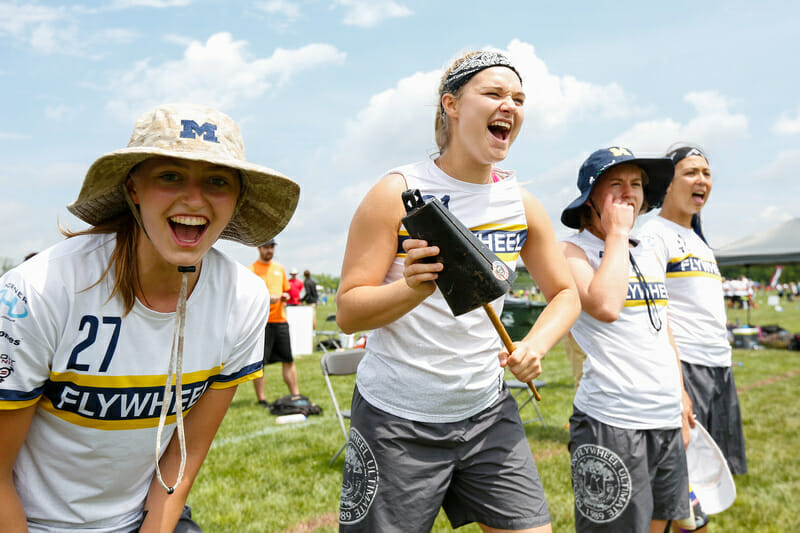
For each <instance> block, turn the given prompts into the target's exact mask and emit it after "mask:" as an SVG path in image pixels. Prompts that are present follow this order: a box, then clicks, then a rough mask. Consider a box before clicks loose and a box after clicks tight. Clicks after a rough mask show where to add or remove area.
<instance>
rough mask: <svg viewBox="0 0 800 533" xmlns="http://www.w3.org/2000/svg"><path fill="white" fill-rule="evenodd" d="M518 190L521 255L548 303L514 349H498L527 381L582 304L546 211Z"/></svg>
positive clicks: (502, 359) (503, 362) (536, 372)
mask: <svg viewBox="0 0 800 533" xmlns="http://www.w3.org/2000/svg"><path fill="white" fill-rule="evenodd" d="M521 193H522V200H523V203H524V204H525V217H526V221H527V224H528V239H527V240H526V242H525V245H524V246H523V247H522V250H521V251H520V256H521V257H522V261H523V262H524V263H525V266H526V267H527V268H528V272H530V273H531V276H532V277H533V279H534V280H535V281H536V284H537V285H538V286H539V288H540V289H541V290H542V294H543V295H544V297H545V299H546V300H547V302H548V305H547V307H546V308H545V309H544V311H543V312H542V314H541V316H540V317H539V318H538V319H537V320H536V323H535V324H534V325H533V327H532V328H531V330H530V331H529V332H528V334H527V335H525V338H524V339H522V340H521V341H520V342H518V343H516V349H515V350H514V351H513V352H512V353H511V354H510V355H508V353H507V352H505V351H503V352H501V353H500V364H501V366H506V365H507V366H508V368H509V369H510V370H511V372H512V373H513V374H514V376H516V377H517V379H519V380H520V381H530V380H531V379H533V378H535V377H536V376H538V375H539V374H541V372H542V367H541V359H542V358H543V357H544V354H546V353H547V352H548V351H550V349H551V348H552V347H553V346H554V345H555V344H556V343H557V342H558V341H559V340H560V339H561V338H562V337H563V336H564V335H565V334H566V333H567V331H569V328H570V327H571V326H572V324H573V323H574V322H575V320H576V319H577V318H578V315H579V314H580V311H581V306H580V301H579V299H578V293H577V291H576V289H575V283H574V281H573V280H572V277H571V276H570V274H569V270H568V269H567V263H566V260H565V258H564V255H563V254H562V253H561V251H560V250H559V247H558V243H557V242H556V236H555V232H554V231H553V225H552V224H551V223H550V219H549V218H548V217H547V213H546V212H545V210H544V208H543V207H542V205H541V203H539V201H538V200H537V199H536V198H534V196H533V195H532V194H531V193H530V192H528V191H526V190H524V189H521Z"/></svg>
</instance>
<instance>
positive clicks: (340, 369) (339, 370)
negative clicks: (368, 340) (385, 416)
mask: <svg viewBox="0 0 800 533" xmlns="http://www.w3.org/2000/svg"><path fill="white" fill-rule="evenodd" d="M365 353H366V350H364V349H363V348H358V349H355V350H342V351H338V350H337V351H331V352H325V353H324V354H322V357H321V358H320V360H319V366H320V367H321V368H322V375H323V376H324V377H325V384H326V385H328V392H329V393H330V395H331V401H333V410H334V411H335V412H336V418H338V419H339V425H340V426H341V428H342V434H343V435H344V444H342V447H341V448H339V451H337V452H336V454H335V455H334V456H333V457H332V458H331V460H330V462H329V463H328V465H329V466H330V465H332V464H333V462H334V461H336V458H337V457H339V454H341V453H342V452H343V451H344V449H345V448H346V447H347V443H348V441H349V439H350V436H349V434H348V432H347V428H346V427H345V424H344V419H345V418H346V419H348V420H349V419H350V409H344V410H342V409H339V403H338V402H337V401H336V394H335V393H334V391H333V385H332V384H331V380H330V376H349V375H352V374H355V373H356V368H358V363H359V362H360V361H361V358H362V357H364V354H365Z"/></svg>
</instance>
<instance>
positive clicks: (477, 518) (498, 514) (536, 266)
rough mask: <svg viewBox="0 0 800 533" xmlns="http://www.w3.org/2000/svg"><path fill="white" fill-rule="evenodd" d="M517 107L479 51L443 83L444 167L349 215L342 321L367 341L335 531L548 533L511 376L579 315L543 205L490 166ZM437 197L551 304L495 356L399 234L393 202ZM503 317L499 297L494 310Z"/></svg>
mask: <svg viewBox="0 0 800 533" xmlns="http://www.w3.org/2000/svg"><path fill="white" fill-rule="evenodd" d="M524 99H525V93H524V92H523V90H522V81H521V77H520V75H519V73H518V72H517V70H516V69H515V68H514V66H513V65H512V64H511V62H510V61H509V60H508V59H507V58H506V57H505V56H504V55H502V54H499V53H497V52H492V51H483V52H474V53H470V54H467V55H465V56H463V57H461V58H459V59H458V60H457V61H456V62H455V63H454V64H453V65H452V67H451V68H449V69H448V70H447V71H446V72H445V74H444V75H443V77H442V82H441V85H440V87H439V106H438V109H437V113H436V123H435V132H436V142H437V144H438V146H439V150H440V153H439V156H438V157H437V158H436V159H434V160H433V161H431V160H428V161H422V162H419V163H416V164H411V165H406V166H403V167H399V168H396V169H394V170H392V171H390V172H389V173H387V174H386V175H385V176H384V177H383V179H381V180H380V182H378V184H377V185H375V186H374V187H373V188H372V189H371V190H370V191H369V192H368V193H367V195H366V197H365V198H364V200H363V201H362V203H361V205H360V206H359V207H358V209H357V211H356V213H355V215H354V217H353V221H352V224H351V226H350V235H349V237H348V241H347V249H346V251H345V257H344V264H343V266H342V281H341V285H340V288H339V295H338V298H337V314H336V319H337V322H338V323H339V325H340V326H341V327H342V329H343V330H344V331H345V332H354V331H358V330H365V329H369V330H374V331H373V332H372V333H371V334H370V335H369V337H368V340H367V344H366V355H365V356H364V358H363V360H362V361H361V364H360V366H359V368H358V375H357V378H356V390H355V392H354V394H353V403H352V411H351V416H352V418H351V422H352V424H351V430H350V439H349V443H348V449H347V453H346V457H345V466H344V476H343V482H342V496H341V504H340V515H339V524H340V531H343V532H353V531H382V532H383V531H398V532H400V531H402V532H424V531H430V529H431V527H432V525H433V523H434V520H435V518H436V516H437V514H438V512H439V509H440V507H444V510H445V512H446V513H447V516H448V518H449V520H450V522H451V524H452V526H453V527H454V528H457V527H460V526H461V525H464V524H467V523H470V522H477V523H479V524H480V526H481V528H482V529H483V530H484V531H506V530H518V531H537V532H538V531H550V516H549V512H548V508H547V503H546V501H545V497H544V491H543V489H542V485H541V481H540V479H539V476H538V473H537V471H536V466H535V464H534V461H533V457H532V454H531V451H530V446H529V444H528V441H527V439H526V437H525V431H524V429H523V427H522V423H521V421H520V417H519V414H518V412H517V408H516V402H515V401H514V399H513V397H511V396H510V394H509V393H508V389H507V388H506V387H505V385H504V379H503V377H504V371H505V368H508V369H510V371H511V372H512V373H513V374H514V375H515V376H516V377H517V378H518V379H519V380H521V381H529V380H531V379H533V378H534V377H536V376H537V375H539V373H541V371H542V366H541V365H542V363H541V361H542V358H543V356H544V354H545V353H547V351H548V350H550V348H552V346H553V345H554V344H556V343H557V342H558V340H559V339H560V338H561V337H562V336H563V335H564V333H566V331H567V329H568V328H569V326H570V325H571V324H572V321H573V320H574V319H575V317H576V316H577V313H578V309H579V304H578V300H577V296H576V293H575V288H574V285H573V283H572V280H571V278H570V277H569V274H568V271H567V269H566V263H565V260H564V258H563V257H562V256H561V254H560V253H559V250H558V246H557V243H556V239H555V234H554V231H553V228H552V225H551V224H550V221H549V219H548V218H547V215H546V213H545V211H544V209H543V208H542V206H541V204H540V203H539V202H538V201H537V200H536V199H535V198H534V197H533V195H531V194H530V193H528V192H527V191H525V190H524V189H522V188H521V187H520V186H519V185H518V183H517V182H516V178H515V176H514V174H513V173H511V172H508V171H505V170H501V169H499V168H498V167H496V166H495V164H496V163H499V162H500V161H502V160H503V159H505V157H506V155H507V154H508V150H509V148H510V147H511V144H512V143H513V142H514V139H515V138H516V136H517V134H518V133H519V130H520V127H521V125H522V120H523V116H524V112H523V102H524ZM406 189H419V190H420V191H421V192H422V194H423V195H424V196H433V197H436V198H438V199H439V200H441V202H442V203H443V204H444V205H445V206H446V207H447V208H448V209H449V210H450V211H451V212H452V213H453V215H455V216H456V217H457V218H458V219H460V220H461V221H462V222H463V223H464V225H466V226H467V227H469V228H470V229H471V230H472V231H473V233H476V234H477V235H478V236H479V237H480V238H481V240H482V241H483V242H484V243H487V244H488V245H489V246H490V247H491V248H492V249H493V251H495V252H496V253H498V254H499V256H500V257H501V259H503V260H504V261H506V262H507V264H508V265H509V266H510V267H512V268H513V266H514V263H515V262H516V259H517V257H521V258H522V259H523V261H524V262H525V264H526V266H527V267H528V270H529V271H530V272H531V274H532V275H533V277H534V278H535V279H536V281H537V284H538V285H539V286H540V287H541V288H542V292H543V293H544V295H545V296H546V298H547V300H548V302H549V305H548V306H547V308H546V309H545V310H544V312H543V313H542V315H541V316H540V318H539V319H538V321H537V322H536V324H535V326H534V327H533V328H532V330H531V331H530V332H529V333H528V334H527V335H526V336H525V338H524V339H523V340H521V341H520V342H518V343H516V349H515V350H514V351H512V353H510V354H509V353H507V352H506V351H505V350H503V349H502V347H501V345H500V341H499V339H498V336H497V333H496V332H495V331H494V329H493V327H492V325H491V323H490V322H489V320H488V319H487V317H486V315H485V313H484V311H483V310H482V309H477V310H475V311H472V312H470V313H466V314H464V315H460V316H459V317H454V316H453V314H452V312H451V311H450V309H449V308H448V306H447V303H446V302H445V300H444V297H443V296H442V294H441V292H440V291H439V290H438V289H437V288H436V285H435V281H434V280H435V279H436V278H437V274H438V272H440V271H441V270H442V268H443V265H442V264H441V263H438V262H427V261H426V259H429V258H432V257H435V256H436V255H437V254H438V253H439V249H438V248H437V247H435V246H428V243H427V242H425V241H422V240H416V239H411V238H409V237H408V233H407V232H406V231H405V230H404V228H403V227H402V225H401V219H402V217H403V216H404V215H405V209H404V207H403V202H402V200H401V193H402V192H403V191H404V190H406ZM493 305H494V307H495V308H496V309H497V310H498V311H499V310H500V309H501V306H502V298H500V299H498V300H497V301H495V302H493Z"/></svg>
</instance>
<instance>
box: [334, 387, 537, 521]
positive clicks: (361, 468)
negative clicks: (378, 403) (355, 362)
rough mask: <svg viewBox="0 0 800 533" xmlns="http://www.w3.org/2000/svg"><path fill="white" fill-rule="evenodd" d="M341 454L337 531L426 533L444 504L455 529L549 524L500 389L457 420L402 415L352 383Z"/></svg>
mask: <svg viewBox="0 0 800 533" xmlns="http://www.w3.org/2000/svg"><path fill="white" fill-rule="evenodd" d="M351 413H352V419H351V427H350V443H349V445H348V447H347V453H346V456H345V466H344V475H343V479H342V496H341V502H340V507H339V531H341V532H354V531H365V532H374V531H380V532H381V533H388V532H395V531H396V532H403V533H409V532H411V533H414V532H427V531H430V530H431V528H432V527H433V523H434V521H435V519H436V516H437V515H438V513H439V508H440V507H444V510H445V512H446V513H447V517H448V518H449V520H450V523H451V525H452V527H453V528H457V527H460V526H462V525H464V524H468V523H470V522H479V523H482V524H485V525H487V526H490V527H494V528H498V529H525V528H532V527H538V526H542V525H545V524H549V523H550V513H549V511H548V509H547V502H546V501H545V497H544V490H543V488H542V483H541V481H540V479H539V474H538V472H537V470H536V464H535V463H534V461H533V455H532V454H531V449H530V446H529V444H528V440H527V438H526V437H525V430H524V429H523V427H522V423H521V421H520V418H519V413H518V412H517V405H516V402H515V400H514V398H513V397H511V395H510V394H509V393H508V389H506V388H505V387H504V388H503V390H502V391H501V393H500V398H499V399H498V400H497V401H496V402H495V403H494V404H493V405H492V406H490V407H489V408H487V409H486V410H484V411H483V412H481V413H478V414H477V415H475V416H472V417H470V418H468V419H466V420H462V421H460V422H452V423H444V424H434V423H425V422H414V421H411V420H406V419H404V418H399V417H396V416H393V415H390V414H389V413H386V412H385V411H381V410H380V409H376V408H375V407H373V406H372V405H370V404H369V403H367V402H366V400H364V399H363V398H362V397H361V395H360V394H359V392H358V388H356V390H355V392H354V393H353V404H352V408H351Z"/></svg>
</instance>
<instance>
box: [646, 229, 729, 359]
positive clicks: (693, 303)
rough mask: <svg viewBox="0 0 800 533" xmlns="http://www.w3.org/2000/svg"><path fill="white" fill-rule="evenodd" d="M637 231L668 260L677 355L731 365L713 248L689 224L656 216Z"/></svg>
mask: <svg viewBox="0 0 800 533" xmlns="http://www.w3.org/2000/svg"><path fill="white" fill-rule="evenodd" d="M639 236H640V237H641V238H642V241H643V242H647V243H648V244H651V245H652V247H653V249H654V250H656V252H657V253H659V254H661V255H662V256H663V258H664V259H665V261H666V264H667V291H668V292H669V324H670V326H671V327H672V336H673V337H675V344H676V345H677V347H678V355H680V358H681V361H685V362H687V363H692V364H695V365H703V366H712V367H713V366H716V367H729V366H731V345H730V344H728V330H727V328H726V326H725V325H726V323H727V321H728V318H727V316H726V314H725V299H724V297H723V295H722V276H721V275H720V272H719V267H718V266H717V261H716V259H714V252H712V251H711V248H709V247H708V245H707V244H706V243H705V242H703V240H702V239H701V238H700V237H699V236H698V235H697V234H696V233H695V232H694V231H693V230H692V229H691V228H684V227H683V226H681V225H679V224H675V223H674V222H671V221H669V220H667V219H665V218H662V217H660V216H657V217H653V218H651V219H650V220H649V221H648V222H647V223H646V224H645V225H644V226H643V227H642V229H641V230H640V231H639Z"/></svg>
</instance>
